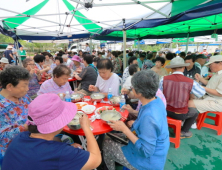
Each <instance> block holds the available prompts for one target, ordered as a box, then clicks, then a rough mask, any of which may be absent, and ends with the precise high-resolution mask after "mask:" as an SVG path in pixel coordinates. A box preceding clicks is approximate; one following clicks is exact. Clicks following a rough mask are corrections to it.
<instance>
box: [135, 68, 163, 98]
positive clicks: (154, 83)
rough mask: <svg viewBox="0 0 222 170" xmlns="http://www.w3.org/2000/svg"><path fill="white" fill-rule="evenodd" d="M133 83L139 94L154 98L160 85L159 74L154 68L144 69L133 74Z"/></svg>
mask: <svg viewBox="0 0 222 170" xmlns="http://www.w3.org/2000/svg"><path fill="white" fill-rule="evenodd" d="M131 83H132V86H133V88H134V90H135V91H136V93H137V94H139V93H141V95H142V96H143V97H145V98H146V99H152V98H153V97H155V96H156V92H157V90H158V87H159V76H158V75H157V74H156V73H155V72H154V71H152V70H143V71H139V72H137V73H136V74H134V75H133V78H132V80H131Z"/></svg>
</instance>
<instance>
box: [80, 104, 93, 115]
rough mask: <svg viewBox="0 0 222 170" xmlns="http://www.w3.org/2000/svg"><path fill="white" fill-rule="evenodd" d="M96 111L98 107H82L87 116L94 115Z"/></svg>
mask: <svg viewBox="0 0 222 170" xmlns="http://www.w3.org/2000/svg"><path fill="white" fill-rule="evenodd" d="M95 110H96V107H95V106H93V105H86V106H83V107H82V111H83V112H84V113H86V114H92V113H93V112H94V111H95Z"/></svg>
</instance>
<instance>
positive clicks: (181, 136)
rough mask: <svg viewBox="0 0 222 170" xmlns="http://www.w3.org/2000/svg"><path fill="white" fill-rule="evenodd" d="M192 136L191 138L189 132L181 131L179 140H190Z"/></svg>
mask: <svg viewBox="0 0 222 170" xmlns="http://www.w3.org/2000/svg"><path fill="white" fill-rule="evenodd" d="M192 136H193V134H192V132H191V131H188V132H183V131H181V133H180V139H184V138H191V137H192Z"/></svg>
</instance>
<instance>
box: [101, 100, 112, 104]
mask: <svg viewBox="0 0 222 170" xmlns="http://www.w3.org/2000/svg"><path fill="white" fill-rule="evenodd" d="M100 103H107V104H111V103H110V101H109V100H108V101H104V100H102V101H101V102H100Z"/></svg>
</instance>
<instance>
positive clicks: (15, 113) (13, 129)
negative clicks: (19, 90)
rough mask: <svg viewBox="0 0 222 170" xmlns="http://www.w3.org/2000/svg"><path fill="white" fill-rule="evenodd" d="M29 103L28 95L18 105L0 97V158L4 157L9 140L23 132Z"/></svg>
mask: <svg viewBox="0 0 222 170" xmlns="http://www.w3.org/2000/svg"><path fill="white" fill-rule="evenodd" d="M30 102H31V99H30V98H29V97H28V95H25V96H24V97H22V98H20V99H19V103H18V104H16V103H14V102H12V101H10V100H8V99H6V98H5V97H3V96H2V95H0V157H1V156H2V157H3V156H4V155H5V151H6V149H7V147H8V145H9V144H10V142H11V140H12V139H13V138H14V137H15V136H16V135H18V134H19V133H20V132H22V131H24V130H25V129H24V126H23V125H24V124H25V122H26V120H27V116H28V105H29V104H30Z"/></svg>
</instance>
